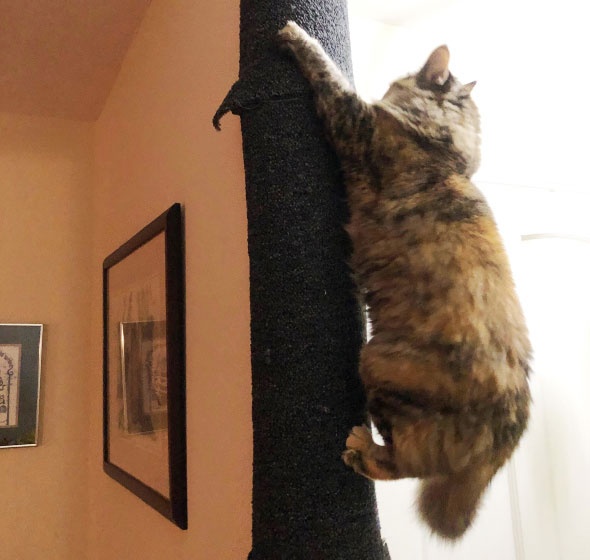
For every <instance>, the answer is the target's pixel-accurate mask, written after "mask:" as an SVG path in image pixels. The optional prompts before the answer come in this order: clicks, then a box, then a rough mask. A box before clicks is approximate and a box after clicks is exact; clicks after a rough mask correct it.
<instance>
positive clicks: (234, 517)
mask: <svg viewBox="0 0 590 560" xmlns="http://www.w3.org/2000/svg"><path fill="white" fill-rule="evenodd" d="M238 27H239V2H238V0H217V1H215V2H195V1H194V0H165V1H164V0H161V1H157V2H153V3H152V4H151V6H150V8H149V9H148V12H147V14H146V17H145V19H144V21H143V23H142V24H141V26H140V28H139V31H138V33H137V36H136V37H135V39H134V42H133V44H132V45H131V48H130V50H129V52H128V54H127V56H126V58H125V60H124V63H123V66H122V69H121V72H120V74H119V76H118V79H117V81H116V83H115V86H114V88H113V90H112V92H111V94H110V97H109V99H108V101H107V104H106V107H105V109H104V111H103V113H102V115H101V117H100V118H99V120H98V122H97V123H96V125H95V131H94V132H95V139H94V140H95V156H94V157H95V161H94V163H95V173H96V176H95V180H96V181H95V187H94V197H93V205H94V206H93V232H94V252H93V259H92V279H93V284H92V337H91V338H92V348H91V349H92V364H91V365H92V368H91V372H90V373H91V375H90V394H91V401H90V407H89V418H90V432H89V433H90V453H89V477H90V480H89V492H90V494H89V514H90V523H89V531H90V542H89V551H90V553H89V558H91V559H101V560H102V559H105V560H106V559H109V560H112V559H115V560H135V559H139V558H141V559H142V560H150V559H158V560H161V559H162V558H174V559H187V560H188V559H189V558H190V559H191V560H197V559H206V560H225V559H228V560H229V559H236V560H237V559H240V560H242V559H244V558H246V556H247V554H248V551H249V549H250V532H251V521H250V514H251V507H250V501H251V463H252V456H251V454H252V451H251V449H252V434H251V412H250V408H251V397H250V391H251V389H250V355H249V299H248V298H249V295H248V289H249V288H248V286H249V284H248V257H247V246H246V239H247V231H246V203H245V195H244V178H243V167H242V150H241V136H240V129H239V121H238V120H237V119H236V118H235V117H227V118H226V119H225V120H224V122H223V125H224V130H223V132H222V133H217V132H215V131H214V129H213V128H212V126H211V117H212V115H213V113H214V112H215V110H216V108H217V106H218V104H219V103H220V102H221V100H222V99H223V97H224V95H225V93H226V92H227V89H228V88H229V86H230V85H231V84H232V82H233V81H234V80H235V79H236V77H237V72H238ZM174 202H181V203H182V204H183V205H184V207H185V214H186V284H187V290H186V303H187V410H188V416H187V431H188V434H187V438H188V441H187V444H188V499H189V529H188V531H186V532H183V531H181V530H180V529H178V528H177V527H175V526H174V525H172V523H170V522H169V521H168V520H166V519H165V518H163V517H161V516H160V515H159V514H158V513H156V512H155V511H154V510H152V509H151V508H150V507H148V506H146V505H145V504H144V503H143V502H141V501H140V500H139V499H138V498H137V497H135V496H134V495H132V494H131V493H129V492H128V491H127V490H125V489H124V488H123V487H122V486H120V485H119V484H117V483H116V482H114V481H113V480H111V479H110V478H108V477H107V476H106V475H105V474H104V473H103V472H102V455H101V453H102V448H101V407H102V405H101V363H102V356H101V346H100V344H101V285H100V270H101V263H102V260H103V258H104V257H105V256H106V255H108V254H109V253H110V252H111V251H113V250H114V249H116V248H117V247H118V246H119V245H120V244H122V243H123V242H124V241H126V240H127V239H128V238H129V237H131V236H132V235H133V234H135V233H136V232H137V231H138V230H139V229H140V228H142V227H143V226H144V225H146V224H147V223H148V222H149V221H150V220H152V219H153V218H155V217H156V216H157V215H159V214H160V213H161V212H162V211H163V210H165V209H166V208H167V207H168V206H170V205H171V204H172V203H174Z"/></svg>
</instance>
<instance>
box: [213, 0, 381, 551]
mask: <svg viewBox="0 0 590 560" xmlns="http://www.w3.org/2000/svg"><path fill="white" fill-rule="evenodd" d="M290 19H292V20H295V21H297V22H298V23H299V24H300V25H302V26H303V27H304V28H305V29H307V30H308V31H309V32H310V33H311V35H313V36H315V37H317V38H318V39H319V40H320V41H321V43H322V44H323V46H324V47H325V49H326V50H327V52H328V53H329V54H330V55H331V56H332V58H333V59H334V60H335V61H336V63H337V64H338V65H339V66H340V68H342V70H343V71H344V73H345V74H346V75H348V76H349V78H352V72H351V61H350V46H349V37H348V20H347V11H346V1H345V0H326V1H324V2H317V1H316V0H273V1H272V2H269V1H268V0H243V1H242V3H241V25H240V79H239V81H238V82H237V83H236V84H235V85H234V86H233V87H232V89H231V90H230V92H229V94H228V96H227V97H226V99H225V100H224V102H223V104H222V105H221V107H220V108H219V110H218V112H217V114H216V115H215V118H214V124H215V126H216V127H217V128H219V119H220V118H221V116H223V114H224V113H226V112H227V111H232V112H234V113H237V114H239V115H240V117H241V122H242V136H243V150H244V166H245V172H246V196H247V205H248V250H249V255H250V308H251V333H252V334H251V336H252V341H251V342H252V343H251V349H252V399H253V402H252V417H253V424H254V470H253V473H254V474H253V529H252V531H253V535H252V538H253V549H252V552H251V554H250V558H251V559H252V560H275V559H281V560H288V559H301V560H310V559H321V560H331V559H334V560H336V559H337V560H348V559H350V560H385V559H387V558H389V556H388V554H387V551H386V549H385V547H384V545H383V544H382V541H381V536H380V532H379V526H378V520H377V514H376V503H375V493H374V488H373V484H372V483H371V482H370V481H369V480H366V479H364V478H362V477H360V476H359V475H357V474H355V473H354V472H353V471H352V470H350V469H348V468H346V467H345V465H344V464H343V463H342V461H341V459H340V454H341V453H342V451H343V450H344V447H345V445H344V444H345V441H346V437H347V435H348V431H349V430H350V428H351V427H352V426H354V425H355V424H360V423H362V422H363V420H364V414H365V413H364V407H365V403H364V396H363V390H362V386H361V383H360V380H359V377H358V372H357V365H358V352H359V349H360V346H361V342H362V334H361V333H362V321H361V315H360V313H359V310H358V304H357V301H356V299H355V296H354V287H353V284H352V281H351V278H350V271H349V269H348V267H347V265H346V262H347V259H348V257H349V243H348V239H347V237H346V234H345V232H344V230H343V228H342V225H343V224H344V223H345V222H346V219H347V208H346V201H345V198H344V189H343V184H342V180H341V176H340V173H339V166H338V162H337V160H336V157H335V155H334V153H333V152H332V150H331V148H330V147H329V146H328V144H327V143H326V140H325V136H324V134H323V130H322V127H321V124H320V122H319V120H318V118H317V117H316V114H315V109H314V106H313V99H312V96H311V93H310V89H309V87H308V85H307V83H306V82H305V81H304V79H303V77H302V76H301V75H300V73H299V71H298V70H297V68H296V66H295V63H294V62H293V60H292V59H290V58H289V57H288V56H286V55H285V54H284V53H282V52H280V51H279V50H278V48H277V47H276V45H275V39H274V38H275V35H276V32H277V31H278V30H279V29H280V28H281V27H282V26H283V25H284V24H285V23H286V22H287V20H290Z"/></svg>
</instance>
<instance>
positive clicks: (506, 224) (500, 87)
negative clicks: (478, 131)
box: [349, 0, 590, 560]
mask: <svg viewBox="0 0 590 560" xmlns="http://www.w3.org/2000/svg"><path fill="white" fill-rule="evenodd" d="M581 5H582V4H581V3H578V2H575V1H573V0H565V1H562V2H561V3H559V4H555V3H553V2H551V3H550V2H532V1H529V0H519V1H511V2H510V1H508V0H499V1H496V2H494V3H491V2H483V1H481V0H455V1H453V0H419V1H418V0H414V1H413V2H410V1H406V0H396V1H395V2H393V1H391V2H389V1H378V0H349V10H350V25H351V35H352V48H353V63H354V71H355V80H356V86H357V89H358V91H359V93H360V94H361V95H363V96H364V97H365V98H367V99H377V98H379V97H381V96H382V95H383V93H384V92H385V90H386V89H387V86H388V84H389V82H391V81H393V80H394V79H395V78H397V77H399V76H401V75H404V74H407V73H409V72H413V71H415V70H417V69H418V68H419V67H420V66H421V65H422V64H423V63H424V61H425V60H426V58H427V57H428V55H429V54H430V52H431V51H432V50H433V49H434V48H435V47H437V46H438V45H440V44H443V43H445V44H447V45H448V46H449V48H450V51H451V65H450V67H451V71H452V72H453V73H454V74H455V75H456V76H457V77H458V78H459V79H460V80H461V81H463V82H464V83H467V82H470V81H472V80H477V82H478V83H477V86H476V88H475V90H474V92H473V97H474V99H475V101H476V103H477V104H478V106H479V108H480V111H481V115H482V134H483V143H482V166H481V169H480V171H479V172H478V173H477V175H476V176H475V182H476V183H477V184H478V186H479V187H480V188H481V189H482V190H483V191H484V193H485V194H486V196H487V198H488V200H489V202H490V205H491V206H492V209H493V211H494V214H495V216H496V220H497V222H498V225H499V227H500V230H501V233H502V235H503V237H504V241H505V244H506V247H507V250H508V252H509V255H510V257H511V262H512V266H513V270H514V275H515V280H516V283H517V288H518V290H519V294H520V297H521V300H522V304H523V307H524V310H525V314H526V316H527V322H528V325H529V329H530V332H531V339H532V341H533V346H534V349H535V364H534V368H535V371H534V376H533V377H532V380H531V386H532V391H533V397H534V405H533V411H532V420H531V423H530V427H529V430H528V432H527V434H526V436H525V437H524V438H523V441H522V443H521V446H520V448H519V450H518V451H517V453H516V454H515V456H514V458H513V460H512V461H511V462H510V464H509V465H508V466H507V467H506V468H505V469H503V470H502V472H501V473H500V474H499V475H498V476H497V477H496V479H495V480H494V482H493V484H492V487H491V488H490V490H489V491H488V493H487V495H486V498H485V501H484V506H483V508H482V510H481V512H480V514H479V516H478V519H477V521H476V523H475V525H474V527H473V528H472V529H471V530H470V532H469V533H468V534H467V535H466V537H465V538H464V539H463V540H462V541H461V542H460V543H459V544H458V545H456V546H452V547H451V546H449V545H447V544H442V543H440V542H439V541H437V540H436V539H435V538H433V537H431V536H430V535H429V534H428V531H427V530H426V529H425V528H424V527H423V526H421V525H420V524H419V522H418V521H417V519H416V516H415V513H414V509H413V501H414V493H415V487H416V482H415V481H411V480H410V481H399V482H394V483H379V484H378V485H377V491H378V499H379V506H380V512H381V522H382V525H383V533H384V536H385V537H386V538H387V539H388V540H389V542H390V543H391V545H390V547H391V551H392V554H393V556H394V557H395V558H398V559H400V560H446V559H453V560H474V559H477V560H487V559H490V560H491V559H494V560H498V559H500V560H513V559H514V560H525V559H526V560H582V559H587V558H590V533H589V532H588V530H587V527H588V526H590V507H589V506H588V504H589V503H590V486H589V485H588V484H587V480H586V477H587V473H588V472H590V406H589V404H588V403H589V402H590V375H589V374H590V348H589V344H588V342H590V294H589V293H588V289H587V287H588V286H589V285H590V220H589V219H588V212H589V211H590V180H589V179H588V174H587V172H586V169H585V167H586V158H587V150H588V141H587V138H586V131H587V130H588V128H589V126H590V105H589V104H588V103H587V101H586V97H587V91H588V86H589V85H590V83H589V82H590V77H589V76H590V73H588V72H587V70H586V68H587V66H588V64H587V61H586V59H585V57H586V56H587V53H588V52H590V48H589V45H588V39H587V38H585V30H584V29H583V25H585V23H584V22H585V21H586V18H585V17H584V14H583V12H582V7H581ZM538 234H541V235H540V236H539V235H538Z"/></svg>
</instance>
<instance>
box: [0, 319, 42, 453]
mask: <svg viewBox="0 0 590 560" xmlns="http://www.w3.org/2000/svg"><path fill="white" fill-rule="evenodd" d="M42 346H43V325H42V324H25V323H2V324H0V449H6V448H12V447H35V446H37V445H38V443H39V400H40V399H39V397H40V389H41V352H42Z"/></svg>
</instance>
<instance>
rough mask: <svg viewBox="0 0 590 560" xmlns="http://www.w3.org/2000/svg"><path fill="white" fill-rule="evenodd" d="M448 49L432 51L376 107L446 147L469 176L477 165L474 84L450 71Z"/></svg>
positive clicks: (477, 125)
mask: <svg viewBox="0 0 590 560" xmlns="http://www.w3.org/2000/svg"><path fill="white" fill-rule="evenodd" d="M449 56H450V55H449V49H448V48H447V47H446V45H443V46H440V47H438V48H437V49H435V50H434V51H433V52H432V54H431V55H430V56H429V57H428V60H427V61H426V64H424V66H423V67H422V68H421V69H420V71H419V72H417V73H416V74H410V75H409V76H406V77H405V78H401V79H400V80H397V81H395V82H394V83H393V84H391V86H390V88H389V90H388V91H387V93H386V94H385V95H384V96H383V99H382V100H381V102H380V103H379V105H381V106H383V107H384V108H386V109H388V110H389V111H390V112H392V113H393V114H394V115H395V117H396V118H397V120H398V121H399V122H400V123H401V124H402V125H403V126H404V127H405V128H408V129H410V130H412V131H413V132H415V133H417V134H419V135H420V136H422V137H425V138H427V139H430V140H432V141H433V142H434V143H436V145H438V146H442V147H443V148H444V147H448V149H449V150H451V151H452V152H453V153H454V154H453V155H455V156H458V157H459V158H461V159H462V160H463V162H464V164H465V171H464V172H465V174H466V175H468V176H471V175H472V174H473V173H474V172H475V171H476V170H477V168H478V166H479V158H480V151H479V146H480V139H479V130H480V128H479V113H478V111H477V107H476V106H475V103H474V102H473V99H471V90H472V89H473V86H475V82H471V83H469V84H466V85H463V84H462V83H461V82H459V80H457V79H456V78H455V77H454V76H453V75H452V74H451V72H450V71H449Z"/></svg>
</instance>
